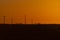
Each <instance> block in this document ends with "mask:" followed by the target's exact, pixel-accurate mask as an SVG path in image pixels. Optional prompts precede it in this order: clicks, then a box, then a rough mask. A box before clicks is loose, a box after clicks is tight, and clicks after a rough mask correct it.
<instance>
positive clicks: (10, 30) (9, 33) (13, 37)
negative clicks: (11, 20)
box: [0, 24, 60, 40]
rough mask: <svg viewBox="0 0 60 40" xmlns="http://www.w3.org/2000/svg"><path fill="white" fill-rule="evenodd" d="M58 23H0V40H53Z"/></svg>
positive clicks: (58, 31)
mask: <svg viewBox="0 0 60 40" xmlns="http://www.w3.org/2000/svg"><path fill="white" fill-rule="evenodd" d="M59 38H60V24H47V25H46V24H26V25H25V24H0V40H55V39H57V40H58V39H59Z"/></svg>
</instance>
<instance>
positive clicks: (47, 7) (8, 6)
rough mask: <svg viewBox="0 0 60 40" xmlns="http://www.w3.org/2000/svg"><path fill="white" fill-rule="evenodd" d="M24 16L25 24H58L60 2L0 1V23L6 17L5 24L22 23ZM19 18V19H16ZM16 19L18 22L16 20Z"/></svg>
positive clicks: (53, 0) (57, 0)
mask: <svg viewBox="0 0 60 40" xmlns="http://www.w3.org/2000/svg"><path fill="white" fill-rule="evenodd" d="M24 15H26V16H27V23H31V18H32V20H33V23H38V22H39V23H41V24H52V23H53V24H60V19H59V18H60V0H0V16H1V17H0V19H1V20H0V21H1V22H0V23H3V17H2V16H7V17H6V23H11V17H13V16H14V17H13V18H14V19H13V20H14V22H13V23H20V22H21V23H24ZM18 17H20V18H21V19H20V18H18ZM17 19H18V20H17Z"/></svg>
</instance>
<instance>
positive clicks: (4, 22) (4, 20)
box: [3, 16, 5, 24]
mask: <svg viewBox="0 0 60 40" xmlns="http://www.w3.org/2000/svg"><path fill="white" fill-rule="evenodd" d="M3 18H4V24H5V16H3Z"/></svg>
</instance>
